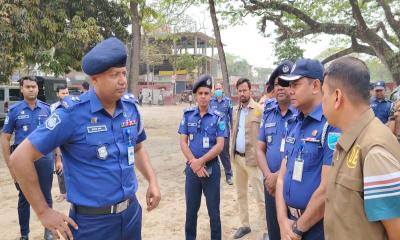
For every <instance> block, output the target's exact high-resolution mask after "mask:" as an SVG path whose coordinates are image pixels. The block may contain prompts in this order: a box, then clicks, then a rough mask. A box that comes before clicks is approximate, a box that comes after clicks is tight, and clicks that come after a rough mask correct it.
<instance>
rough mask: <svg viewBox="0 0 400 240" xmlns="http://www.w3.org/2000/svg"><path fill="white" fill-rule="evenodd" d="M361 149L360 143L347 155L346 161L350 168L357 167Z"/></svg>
mask: <svg viewBox="0 0 400 240" xmlns="http://www.w3.org/2000/svg"><path fill="white" fill-rule="evenodd" d="M360 150H361V149H360V146H358V145H356V146H354V147H353V148H352V149H351V150H350V152H349V154H348V155H347V157H346V163H347V167H348V168H355V167H356V166H357V163H358V158H359V155H360Z"/></svg>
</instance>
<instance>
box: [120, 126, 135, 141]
mask: <svg viewBox="0 0 400 240" xmlns="http://www.w3.org/2000/svg"><path fill="white" fill-rule="evenodd" d="M122 135H123V139H124V142H125V143H126V144H129V143H131V144H133V145H136V140H137V138H138V131H137V126H136V125H134V126H132V127H127V128H122Z"/></svg>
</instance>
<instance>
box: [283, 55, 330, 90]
mask: <svg viewBox="0 0 400 240" xmlns="http://www.w3.org/2000/svg"><path fill="white" fill-rule="evenodd" d="M302 77H307V78H311V79H318V80H320V81H321V82H322V81H323V80H324V66H322V64H321V63H320V62H319V61H318V60H314V59H307V58H300V59H298V60H297V61H296V62H295V64H294V65H293V67H292V70H291V72H290V74H288V75H285V76H280V77H279V85H281V86H289V81H295V80H298V79H300V78H302Z"/></svg>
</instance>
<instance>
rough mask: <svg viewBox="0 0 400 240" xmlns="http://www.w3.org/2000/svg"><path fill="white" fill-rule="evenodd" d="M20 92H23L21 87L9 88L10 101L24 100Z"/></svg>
mask: <svg viewBox="0 0 400 240" xmlns="http://www.w3.org/2000/svg"><path fill="white" fill-rule="evenodd" d="M20 93H21V92H20V90H19V89H9V94H10V101H19V100H22V97H21V95H20Z"/></svg>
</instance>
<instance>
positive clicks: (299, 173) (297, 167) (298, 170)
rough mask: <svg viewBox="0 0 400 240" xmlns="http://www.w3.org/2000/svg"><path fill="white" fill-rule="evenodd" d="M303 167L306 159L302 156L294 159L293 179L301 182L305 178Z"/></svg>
mask: <svg viewBox="0 0 400 240" xmlns="http://www.w3.org/2000/svg"><path fill="white" fill-rule="evenodd" d="M303 167H304V160H303V159H302V158H300V157H298V158H296V160H295V161H294V169H293V177H292V179H293V180H294V181H297V182H301V180H302V179H303Z"/></svg>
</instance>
